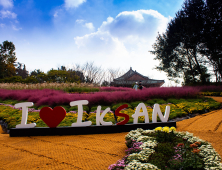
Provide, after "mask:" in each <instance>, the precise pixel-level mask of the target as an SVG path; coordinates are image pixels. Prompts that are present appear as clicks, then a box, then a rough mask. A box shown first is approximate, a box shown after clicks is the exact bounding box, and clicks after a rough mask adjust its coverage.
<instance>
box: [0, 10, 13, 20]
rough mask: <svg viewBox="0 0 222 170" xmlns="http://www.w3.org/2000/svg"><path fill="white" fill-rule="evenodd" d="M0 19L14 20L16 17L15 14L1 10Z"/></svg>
mask: <svg viewBox="0 0 222 170" xmlns="http://www.w3.org/2000/svg"><path fill="white" fill-rule="evenodd" d="M0 17H1V18H13V19H15V18H16V17H17V14H15V13H14V12H11V11H8V10H7V11H5V10H1V11H0Z"/></svg>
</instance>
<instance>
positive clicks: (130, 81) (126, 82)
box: [110, 67, 164, 87]
mask: <svg viewBox="0 0 222 170" xmlns="http://www.w3.org/2000/svg"><path fill="white" fill-rule="evenodd" d="M139 81H141V84H142V85H143V86H144V87H160V86H162V85H163V84H164V80H154V79H150V78H148V77H146V76H143V75H142V74H140V73H138V72H136V70H135V71H133V70H132V67H130V70H129V71H128V72H127V73H125V74H124V75H122V76H121V77H119V78H116V79H114V80H113V82H111V83H110V85H111V86H116V87H132V86H133V85H134V84H135V82H138V83H139Z"/></svg>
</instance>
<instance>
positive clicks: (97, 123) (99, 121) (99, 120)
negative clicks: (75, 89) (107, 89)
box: [96, 106, 112, 126]
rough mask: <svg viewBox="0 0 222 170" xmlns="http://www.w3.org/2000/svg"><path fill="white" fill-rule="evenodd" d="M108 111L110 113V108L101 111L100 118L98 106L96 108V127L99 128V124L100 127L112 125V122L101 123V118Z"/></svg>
mask: <svg viewBox="0 0 222 170" xmlns="http://www.w3.org/2000/svg"><path fill="white" fill-rule="evenodd" d="M109 111H110V108H109V107H108V108H106V110H104V111H103V113H102V114H101V116H100V112H101V106H98V107H97V111H96V125H97V126H99V125H100V123H101V124H102V125H112V122H104V121H103V118H104V116H105V114H106V113H107V112H109Z"/></svg>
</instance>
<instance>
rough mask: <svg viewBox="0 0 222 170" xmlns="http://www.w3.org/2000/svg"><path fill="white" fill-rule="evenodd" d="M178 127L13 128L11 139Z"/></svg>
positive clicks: (144, 125)
mask: <svg viewBox="0 0 222 170" xmlns="http://www.w3.org/2000/svg"><path fill="white" fill-rule="evenodd" d="M159 126H161V127H164V126H168V127H172V126H173V127H176V122H157V123H138V124H125V125H109V126H104V125H101V126H82V127H56V128H49V127H35V128H12V129H10V132H9V135H10V137H22V136H56V135H59V136H63V135H86V134H107V133H121V132H129V131H131V130H136V129H137V128H142V129H155V128H156V127H159Z"/></svg>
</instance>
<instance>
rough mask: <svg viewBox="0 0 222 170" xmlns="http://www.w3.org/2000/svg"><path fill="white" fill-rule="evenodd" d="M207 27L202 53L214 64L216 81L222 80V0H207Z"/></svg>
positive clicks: (205, 28) (204, 32)
mask: <svg viewBox="0 0 222 170" xmlns="http://www.w3.org/2000/svg"><path fill="white" fill-rule="evenodd" d="M204 12H205V13H204V14H205V21H206V22H205V27H204V31H203V34H204V39H203V44H202V46H203V50H202V51H201V53H202V54H204V55H205V56H207V58H208V59H209V61H210V63H211V65H212V66H213V70H214V74H215V77H216V81H217V82H219V81H222V34H221V30H222V3H221V0H206V8H205V11H204Z"/></svg>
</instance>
